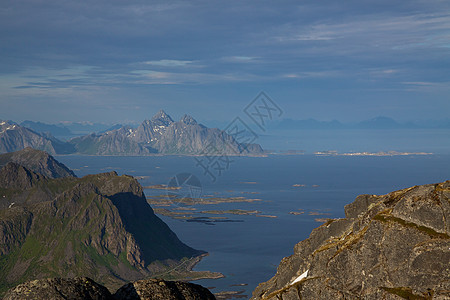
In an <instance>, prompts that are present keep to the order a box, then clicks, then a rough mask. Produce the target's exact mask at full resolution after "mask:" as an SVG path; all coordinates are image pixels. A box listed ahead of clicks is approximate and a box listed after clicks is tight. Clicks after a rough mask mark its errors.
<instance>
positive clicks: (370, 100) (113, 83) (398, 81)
mask: <svg viewBox="0 0 450 300" xmlns="http://www.w3.org/2000/svg"><path fill="white" fill-rule="evenodd" d="M260 91H264V92H266V93H267V95H269V96H270V98H271V99H272V100H273V101H274V102H275V103H276V104H277V105H278V106H279V107H280V108H281V109H282V111H283V115H282V117H283V118H292V119H308V118H315V119H318V120H333V119H337V120H340V121H343V122H354V121H360V120H365V119H370V118H374V117H377V116H387V117H391V118H394V119H396V120H398V121H414V120H427V119H432V120H436V119H445V118H448V117H449V111H450V1H440V0H424V1H416V0H411V1H395V0H389V1H385V0H374V1H361V0H359V1H335V0H330V1H284V0H280V1H264V0H261V1H232V0H231V1H135V0H129V1H118V0H107V1H106V0H105V1H104V0H95V1H90V0H86V1H69V0H56V1H54V0H45V1H44V0H41V1H39V0H13V1H10V0H3V1H0V119H9V120H14V121H23V120H33V121H41V122H47V123H57V122H61V121H92V122H105V123H127V122H134V123H137V122H141V121H142V120H144V119H149V118H151V116H152V115H154V114H155V113H156V112H157V111H158V110H160V109H164V110H165V111H166V112H167V113H169V114H170V115H171V116H173V117H174V118H175V119H177V118H179V117H181V116H182V115H183V114H184V113H188V114H190V115H192V116H194V117H195V118H196V119H198V120H200V121H205V122H208V121H211V122H212V121H217V122H227V121H228V120H232V119H233V118H234V117H235V116H239V115H241V114H242V112H243V109H244V108H245V107H246V106H247V105H248V104H249V103H250V102H251V101H252V100H253V99H254V98H255V97H256V96H257V95H258V93H259V92H260Z"/></svg>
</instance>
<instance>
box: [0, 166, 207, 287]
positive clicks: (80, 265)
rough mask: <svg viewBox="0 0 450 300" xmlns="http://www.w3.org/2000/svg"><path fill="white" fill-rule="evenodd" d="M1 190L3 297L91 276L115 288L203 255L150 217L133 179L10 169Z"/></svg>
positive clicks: (2, 176)
mask: <svg viewBox="0 0 450 300" xmlns="http://www.w3.org/2000/svg"><path fill="white" fill-rule="evenodd" d="M11 178H13V179H14V180H11ZM0 184H1V185H0V207H1V208H2V209H0V253H1V257H0V270H1V272H0V289H1V290H3V291H4V290H5V289H6V288H8V287H11V286H14V285H16V284H18V283H21V282H25V281H27V280H30V279H36V278H46V277H53V276H57V277H74V276H89V277H91V278H94V279H95V280H97V281H99V282H100V283H102V284H105V285H107V286H108V287H112V288H117V287H118V286H120V285H121V284H123V283H124V282H125V281H129V280H137V279H142V278H145V277H148V276H151V275H152V274H154V273H156V272H161V271H163V270H165V269H167V268H168V267H171V266H173V265H174V264H178V263H179V262H180V260H182V259H184V258H191V257H194V256H198V255H201V254H203V253H204V252H202V251H198V250H194V249H192V248H190V247H188V246H186V245H185V244H183V243H182V242H181V241H180V240H179V239H178V238H177V236H176V235H175V234H174V233H173V232H172V231H171V230H170V229H169V227H168V226H167V225H166V224H165V223H164V222H163V221H162V220H161V219H159V218H158V217H157V216H156V215H155V214H154V212H153V210H152V209H151V207H150V206H149V205H148V204H147V202H146V199H145V196H144V194H143V190H142V187H141V186H140V184H139V183H138V182H137V181H136V180H135V179H134V178H133V177H131V176H126V175H123V176H118V175H117V174H116V173H115V172H111V173H104V174H96V175H88V176H85V177H83V178H75V177H64V178H57V179H51V178H48V177H46V176H44V175H41V174H37V173H35V172H33V171H31V170H28V169H27V168H25V167H23V166H20V165H18V164H16V163H8V164H7V165H6V166H5V167H3V168H2V170H1V171H0Z"/></svg>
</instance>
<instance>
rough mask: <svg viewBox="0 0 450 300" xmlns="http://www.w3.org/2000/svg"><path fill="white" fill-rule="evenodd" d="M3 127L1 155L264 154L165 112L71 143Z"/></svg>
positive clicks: (12, 125) (253, 146) (222, 133)
mask: <svg viewBox="0 0 450 300" xmlns="http://www.w3.org/2000/svg"><path fill="white" fill-rule="evenodd" d="M0 125H5V126H3V127H0V129H1V130H0V153H5V152H12V151H17V150H20V149H23V148H25V147H32V148H35V149H39V150H44V151H47V152H49V153H51V154H79V155H156V154H160V155H233V156H235V155H238V156H240V155H244V156H255V155H256V156H261V155H264V151H263V149H262V148H261V146H260V145H258V144H244V143H239V142H238V141H237V140H236V139H235V138H234V137H233V136H231V135H230V134H228V133H226V132H225V131H223V130H220V129H217V128H208V127H206V126H204V125H202V124H200V123H198V122H197V121H196V120H195V119H194V118H193V117H192V116H189V115H187V114H185V115H183V116H182V118H181V119H180V120H179V121H174V120H173V119H172V118H171V117H170V116H169V115H168V114H167V113H166V112H165V111H163V110H160V111H159V112H158V113H156V114H155V115H154V116H153V117H152V118H151V119H147V120H144V121H143V122H142V123H141V124H140V125H139V126H138V127H137V128H134V127H131V126H120V127H119V126H117V125H116V126H113V127H112V128H111V130H108V131H105V132H99V133H90V134H87V135H83V136H78V137H74V138H71V139H70V140H68V141H67V142H63V141H60V140H58V139H56V138H55V137H53V136H52V135H50V134H49V133H38V132H34V131H33V130H31V129H28V128H25V127H22V126H20V125H18V124H15V123H11V122H9V123H7V122H3V123H1V124H0ZM2 128H4V129H2ZM210 149H214V153H210V152H209V151H210Z"/></svg>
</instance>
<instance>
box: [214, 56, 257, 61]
mask: <svg viewBox="0 0 450 300" xmlns="http://www.w3.org/2000/svg"><path fill="white" fill-rule="evenodd" d="M258 59H259V57H254V56H227V57H222V60H223V61H226V62H234V63H253V62H255V61H256V60H258Z"/></svg>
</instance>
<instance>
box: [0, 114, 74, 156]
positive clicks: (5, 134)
mask: <svg viewBox="0 0 450 300" xmlns="http://www.w3.org/2000/svg"><path fill="white" fill-rule="evenodd" d="M26 147H31V148H35V149H39V150H44V151H47V152H48V153H50V154H56V153H58V154H67V153H72V152H73V151H74V149H73V146H72V145H70V144H67V143H64V142H61V141H59V140H57V139H56V138H54V137H52V136H51V135H48V134H39V133H37V132H34V131H32V130H30V129H28V128H25V127H22V126H20V125H18V124H16V123H14V122H11V121H1V120H0V153H6V152H13V151H18V150H22V149H24V148H26Z"/></svg>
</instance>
